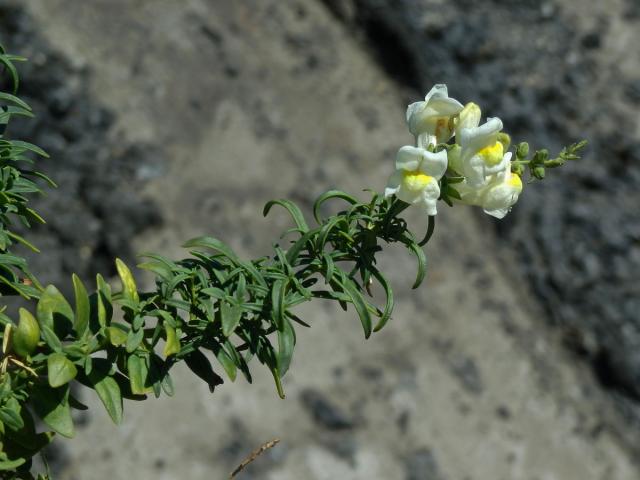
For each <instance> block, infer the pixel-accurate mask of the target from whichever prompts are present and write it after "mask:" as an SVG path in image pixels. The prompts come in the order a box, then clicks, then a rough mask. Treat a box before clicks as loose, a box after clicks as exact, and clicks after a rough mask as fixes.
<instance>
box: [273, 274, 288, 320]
mask: <svg viewBox="0 0 640 480" xmlns="http://www.w3.org/2000/svg"><path fill="white" fill-rule="evenodd" d="M287 284H288V280H287V279H278V280H276V281H275V282H274V283H273V288H272V289H271V318H272V319H273V321H274V322H275V324H276V326H277V327H278V330H283V329H284V314H285V298H286V294H287Z"/></svg>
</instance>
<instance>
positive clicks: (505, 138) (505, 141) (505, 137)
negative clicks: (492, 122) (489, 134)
mask: <svg viewBox="0 0 640 480" xmlns="http://www.w3.org/2000/svg"><path fill="white" fill-rule="evenodd" d="M498 141H499V142H500V143H501V144H502V147H503V149H504V151H505V152H506V151H507V150H509V147H510V146H511V137H510V136H509V134H508V133H504V132H500V133H499V134H498Z"/></svg>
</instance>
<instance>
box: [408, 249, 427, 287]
mask: <svg viewBox="0 0 640 480" xmlns="http://www.w3.org/2000/svg"><path fill="white" fill-rule="evenodd" d="M405 244H406V245H407V247H408V248H409V250H411V252H412V253H413V254H414V255H415V256H416V257H417V259H418V273H417V275H416V280H415V282H413V286H412V287H411V288H413V289H416V288H418V287H419V286H420V284H421V283H422V281H423V280H424V277H425V274H426V273H427V256H426V255H425V254H424V251H423V250H422V248H420V246H418V244H417V243H416V242H413V241H411V242H406V243H405Z"/></svg>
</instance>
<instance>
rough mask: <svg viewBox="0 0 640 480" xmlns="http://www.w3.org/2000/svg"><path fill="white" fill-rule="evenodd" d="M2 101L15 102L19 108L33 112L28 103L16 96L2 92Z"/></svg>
mask: <svg viewBox="0 0 640 480" xmlns="http://www.w3.org/2000/svg"><path fill="white" fill-rule="evenodd" d="M0 100H5V101H7V102H13V103H15V104H16V105H18V106H19V107H22V108H24V109H25V110H31V107H30V106H29V104H28V103H26V102H24V101H23V100H21V99H20V98H18V97H16V96H15V95H11V94H10V93H5V92H0Z"/></svg>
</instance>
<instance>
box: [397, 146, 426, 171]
mask: <svg viewBox="0 0 640 480" xmlns="http://www.w3.org/2000/svg"><path fill="white" fill-rule="evenodd" d="M425 151H426V150H424V149H422V148H419V147H412V146H410V145H405V146H404V147H402V148H400V150H398V154H397V155H396V169H397V170H406V171H408V172H414V171H416V170H417V169H418V166H419V165H420V162H421V161H422V158H423V153H424V152H425Z"/></svg>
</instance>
